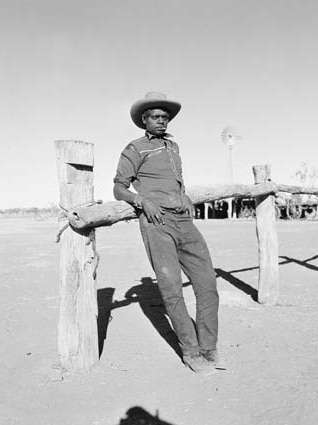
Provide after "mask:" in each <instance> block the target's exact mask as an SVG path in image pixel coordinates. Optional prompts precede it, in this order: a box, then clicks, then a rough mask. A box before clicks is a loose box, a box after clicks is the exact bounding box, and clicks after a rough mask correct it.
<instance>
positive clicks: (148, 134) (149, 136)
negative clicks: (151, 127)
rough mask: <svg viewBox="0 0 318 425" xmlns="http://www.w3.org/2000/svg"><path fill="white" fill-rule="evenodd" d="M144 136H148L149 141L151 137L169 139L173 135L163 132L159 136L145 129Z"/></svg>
mask: <svg viewBox="0 0 318 425" xmlns="http://www.w3.org/2000/svg"><path fill="white" fill-rule="evenodd" d="M146 137H147V138H148V140H149V141H150V140H152V139H164V140H169V141H171V140H170V139H171V138H172V137H173V135H172V134H170V133H164V134H163V135H162V136H161V137H158V136H155V135H154V134H151V133H149V132H148V131H146Z"/></svg>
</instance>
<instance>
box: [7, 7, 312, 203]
mask: <svg viewBox="0 0 318 425" xmlns="http://www.w3.org/2000/svg"><path fill="white" fill-rule="evenodd" d="M0 6H1V11H0V61H1V63H0V94H1V97H0V114H1V115H0V117H1V118H0V123H1V125H0V135H1V146H0V158H1V167H0V187H1V198H0V208H9V207H29V206H38V207H42V206H48V205H49V204H50V203H57V202H58V187H57V175H56V174H57V173H56V164H55V152H54V143H53V142H54V140H57V139H74V140H83V141H87V142H92V143H94V145H95V194H96V199H97V198H101V199H103V200H105V201H107V200H112V179H113V176H114V174H115V170H116V166H117V162H118V157H119V154H120V152H121V150H122V149H123V148H124V146H125V145H126V144H128V143H129V142H130V141H131V140H132V139H134V138H137V137H139V136H141V135H142V131H141V130H140V129H138V128H137V127H135V126H134V124H133V123H132V121H131V119H130V116H129V108H130V106H131V104H132V103H133V102H134V101H135V100H137V99H140V98H142V97H143V96H144V95H145V93H146V92H148V91H162V92H165V93H166V94H167V95H168V97H170V98H172V99H176V100H178V101H180V103H181V104H182V110H181V112H180V114H179V115H178V116H177V117H176V118H175V120H174V121H172V122H171V124H170V128H169V131H170V132H171V133H172V134H173V135H174V136H175V140H176V141H177V142H178V143H179V146H180V151H181V155H182V159H183V167H184V178H185V183H186V185H187V186H188V187H190V186H193V185H197V184H217V183H227V181H228V177H229V170H228V150H227V147H226V145H224V144H223V143H222V141H221V133H222V130H223V129H224V128H225V127H227V126H231V127H232V128H234V129H235V130H236V132H237V134H238V135H239V136H241V139H240V140H238V141H237V143H236V144H235V146H234V165H235V181H236V182H237V183H253V174H252V169H251V167H252V165H255V164H265V163H269V164H271V166H272V178H273V180H274V181H277V182H278V183H290V182H291V176H292V175H293V174H294V173H295V171H296V170H297V169H298V168H299V167H300V164H301V162H306V163H307V164H309V165H311V166H313V167H315V168H318V143H317V116H318V78H317V75H318V54H317V46H318V1H317V0H193V1H192V0H188V1H187V0H161V1H153V0H54V1H53V0H0Z"/></svg>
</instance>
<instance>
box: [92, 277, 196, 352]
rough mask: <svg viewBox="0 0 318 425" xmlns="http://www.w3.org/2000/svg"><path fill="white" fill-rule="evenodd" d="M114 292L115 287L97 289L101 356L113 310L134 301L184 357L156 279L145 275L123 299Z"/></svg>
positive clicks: (172, 346)
mask: <svg viewBox="0 0 318 425" xmlns="http://www.w3.org/2000/svg"><path fill="white" fill-rule="evenodd" d="M188 284H189V283H188ZM188 284H185V285H184V286H187V285H188ZM114 292H115V289H114V288H104V289H99V290H98V291H97V303H98V319H97V325H98V341H99V355H100V356H101V354H102V352H103V348H104V342H105V340H106V337H107V328H108V324H109V322H110V320H111V311H112V310H115V309H117V308H122V307H125V306H128V305H130V304H132V303H138V304H139V306H140V308H141V310H142V312H143V313H144V314H145V316H146V317H147V318H148V319H149V321H150V322H151V323H152V325H153V326H154V328H155V329H156V330H157V332H158V333H159V335H160V336H161V337H162V338H163V339H164V340H165V341H166V342H167V343H168V344H169V345H170V347H171V348H172V349H173V350H174V351H175V353H176V354H177V355H178V356H179V357H180V358H181V359H182V352H181V350H180V347H179V343H178V338H177V336H176V334H175V333H174V331H173V329H172V328H171V326H170V323H169V320H168V318H167V313H166V309H165V307H164V304H163V301H162V298H161V295H160V292H159V289H158V285H157V284H156V281H155V280H154V279H152V278H151V277H143V278H142V279H141V284H140V285H136V286H133V287H131V288H130V289H129V290H128V291H127V292H126V294H125V299H123V300H121V301H117V300H115V301H113V296H114Z"/></svg>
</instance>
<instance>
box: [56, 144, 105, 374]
mask: <svg viewBox="0 0 318 425" xmlns="http://www.w3.org/2000/svg"><path fill="white" fill-rule="evenodd" d="M55 149H56V158H57V169H58V180H59V188H60V206H61V208H62V209H64V210H65V212H66V211H69V210H70V209H72V208H74V207H77V206H79V205H88V204H90V203H92V202H93V200H94V186H93V166H94V151H93V149H94V145H93V144H92V143H85V142H79V141H64V140H58V141H56V142H55ZM96 261H97V258H96V250H95V229H88V230H77V229H75V228H74V227H69V228H67V229H66V230H65V231H64V232H63V234H62V235H61V251H60V276H61V278H60V313H59V325H58V352H59V356H60V360H61V365H62V366H63V367H64V368H65V369H67V370H73V371H75V370H80V369H82V370H83V369H89V368H90V367H91V366H92V365H94V364H95V363H96V362H97V361H98V358H99V353H98V333H97V296H96V285H95V263H96Z"/></svg>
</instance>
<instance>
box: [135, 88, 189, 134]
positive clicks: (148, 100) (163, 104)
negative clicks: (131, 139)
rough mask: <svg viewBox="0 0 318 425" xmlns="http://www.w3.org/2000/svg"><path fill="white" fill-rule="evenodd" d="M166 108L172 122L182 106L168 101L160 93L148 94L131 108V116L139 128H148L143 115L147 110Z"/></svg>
mask: <svg viewBox="0 0 318 425" xmlns="http://www.w3.org/2000/svg"><path fill="white" fill-rule="evenodd" d="M155 108H164V109H166V110H167V111H168V112H169V121H171V120H172V119H173V118H174V117H175V116H176V115H177V113H178V112H179V111H180V109H181V104H180V103H179V102H175V101H174V100H168V99H167V96H166V95H165V94H163V93H159V92H149V93H146V95H145V97H144V98H143V99H140V100H137V101H136V102H135V103H134V104H133V105H132V107H131V108H130V116H131V119H132V120H133V122H134V123H135V124H136V126H137V127H140V128H146V126H145V124H144V123H143V122H142V118H141V116H142V114H143V113H144V112H145V111H146V110H147V109H155Z"/></svg>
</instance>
